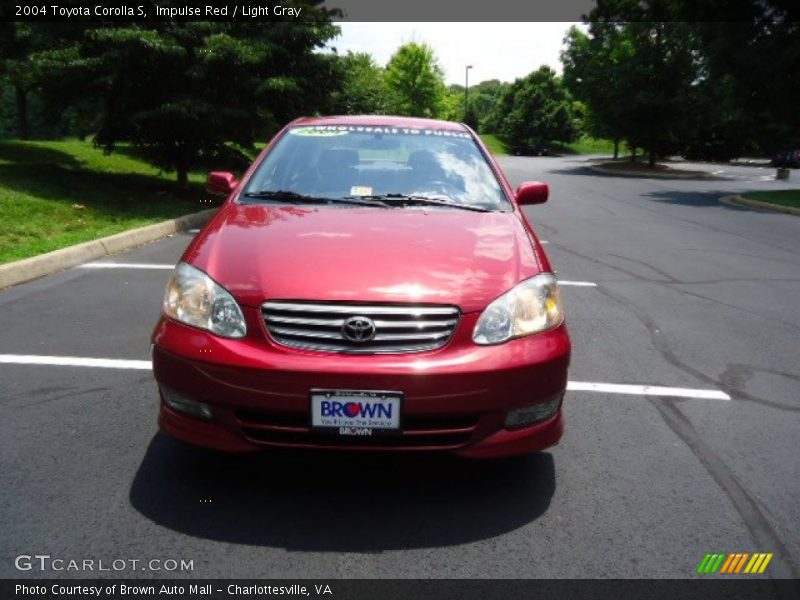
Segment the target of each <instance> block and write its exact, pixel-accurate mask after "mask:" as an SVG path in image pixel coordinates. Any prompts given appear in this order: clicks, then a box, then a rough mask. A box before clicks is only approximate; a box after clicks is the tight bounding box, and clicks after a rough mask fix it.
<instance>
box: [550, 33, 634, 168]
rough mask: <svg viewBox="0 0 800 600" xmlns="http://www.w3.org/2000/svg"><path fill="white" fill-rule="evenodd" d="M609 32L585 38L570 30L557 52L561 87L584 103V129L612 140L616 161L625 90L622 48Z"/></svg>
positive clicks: (624, 117)
mask: <svg viewBox="0 0 800 600" xmlns="http://www.w3.org/2000/svg"><path fill="white" fill-rule="evenodd" d="M598 27H600V25H598ZM607 27H608V26H607ZM611 33H613V31H609V32H608V33H606V34H605V35H597V36H593V37H589V36H588V35H586V34H585V33H583V32H582V31H581V30H580V29H578V28H577V27H571V28H570V30H569V32H568V33H567V36H566V38H565V39H564V42H565V44H566V49H565V50H564V51H563V52H562V53H561V62H562V63H563V65H564V84H565V85H566V87H567V89H568V90H569V91H570V93H571V94H572V95H573V96H574V97H575V98H578V99H579V100H581V101H582V102H583V104H584V107H585V115H584V123H583V128H584V130H585V131H587V132H589V133H590V134H592V135H593V136H595V137H598V138H608V139H611V140H613V141H614V158H617V156H618V154H619V142H620V138H622V137H623V135H624V132H625V131H626V125H627V123H626V115H625V104H626V103H625V100H626V97H627V95H628V94H629V90H627V89H626V88H625V87H624V85H623V81H624V76H625V73H624V61H623V60H622V58H623V56H622V53H623V52H624V49H623V48H621V47H620V46H621V45H619V44H615V39H614V38H613V37H612V36H611Z"/></svg>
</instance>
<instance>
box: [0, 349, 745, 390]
mask: <svg viewBox="0 0 800 600" xmlns="http://www.w3.org/2000/svg"><path fill="white" fill-rule="evenodd" d="M0 363H5V364H14V365H47V366H57V367H95V368H100V369H129V370H130V369H135V370H139V371H148V370H150V369H151V368H152V365H151V363H150V361H149V360H123V359H117V358H84V357H79V356H38V355H34V354H0ZM567 390H569V391H571V392H597V393H601V394H628V395H635V396H668V397H672V398H696V399H700V400H730V399H731V397H730V396H729V395H728V394H726V393H725V392H722V391H719V390H699V389H692V388H676V387H662V386H657V385H630V384H622V383H591V382H588V381H568V382H567Z"/></svg>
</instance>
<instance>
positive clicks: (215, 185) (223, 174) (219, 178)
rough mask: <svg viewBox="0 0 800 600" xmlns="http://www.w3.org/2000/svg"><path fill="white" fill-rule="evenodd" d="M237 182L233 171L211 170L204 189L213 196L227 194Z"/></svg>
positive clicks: (234, 187)
mask: <svg viewBox="0 0 800 600" xmlns="http://www.w3.org/2000/svg"><path fill="white" fill-rule="evenodd" d="M238 185H239V182H238V181H236V177H235V176H234V175H233V173H228V172H227V171H211V173H209V174H208V179H207V180H206V191H207V192H208V193H209V194H213V195H215V196H228V195H230V193H231V192H232V191H233V190H235V189H236V186H238Z"/></svg>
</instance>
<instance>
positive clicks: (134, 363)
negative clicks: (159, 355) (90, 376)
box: [0, 354, 152, 371]
mask: <svg viewBox="0 0 800 600" xmlns="http://www.w3.org/2000/svg"><path fill="white" fill-rule="evenodd" d="M0 363H5V364H12V365H50V366H56V367H97V368H100V369H138V370H140V371H149V370H150V369H151V368H152V366H151V364H150V361H149V360H122V359H118V358H83V357H79V356H38V355H34V354H0Z"/></svg>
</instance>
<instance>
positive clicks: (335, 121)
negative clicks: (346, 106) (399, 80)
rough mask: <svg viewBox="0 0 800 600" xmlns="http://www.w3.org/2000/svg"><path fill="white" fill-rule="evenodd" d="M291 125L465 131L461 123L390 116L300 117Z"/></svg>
mask: <svg viewBox="0 0 800 600" xmlns="http://www.w3.org/2000/svg"><path fill="white" fill-rule="evenodd" d="M292 125H366V126H371V127H411V128H414V129H444V130H449V131H467V128H466V126H465V125H463V124H462V123H454V122H453V121H440V120H438V119H422V118H419V117H394V116H390V115H340V116H329V117H301V118H299V119H296V120H295V121H292Z"/></svg>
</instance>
